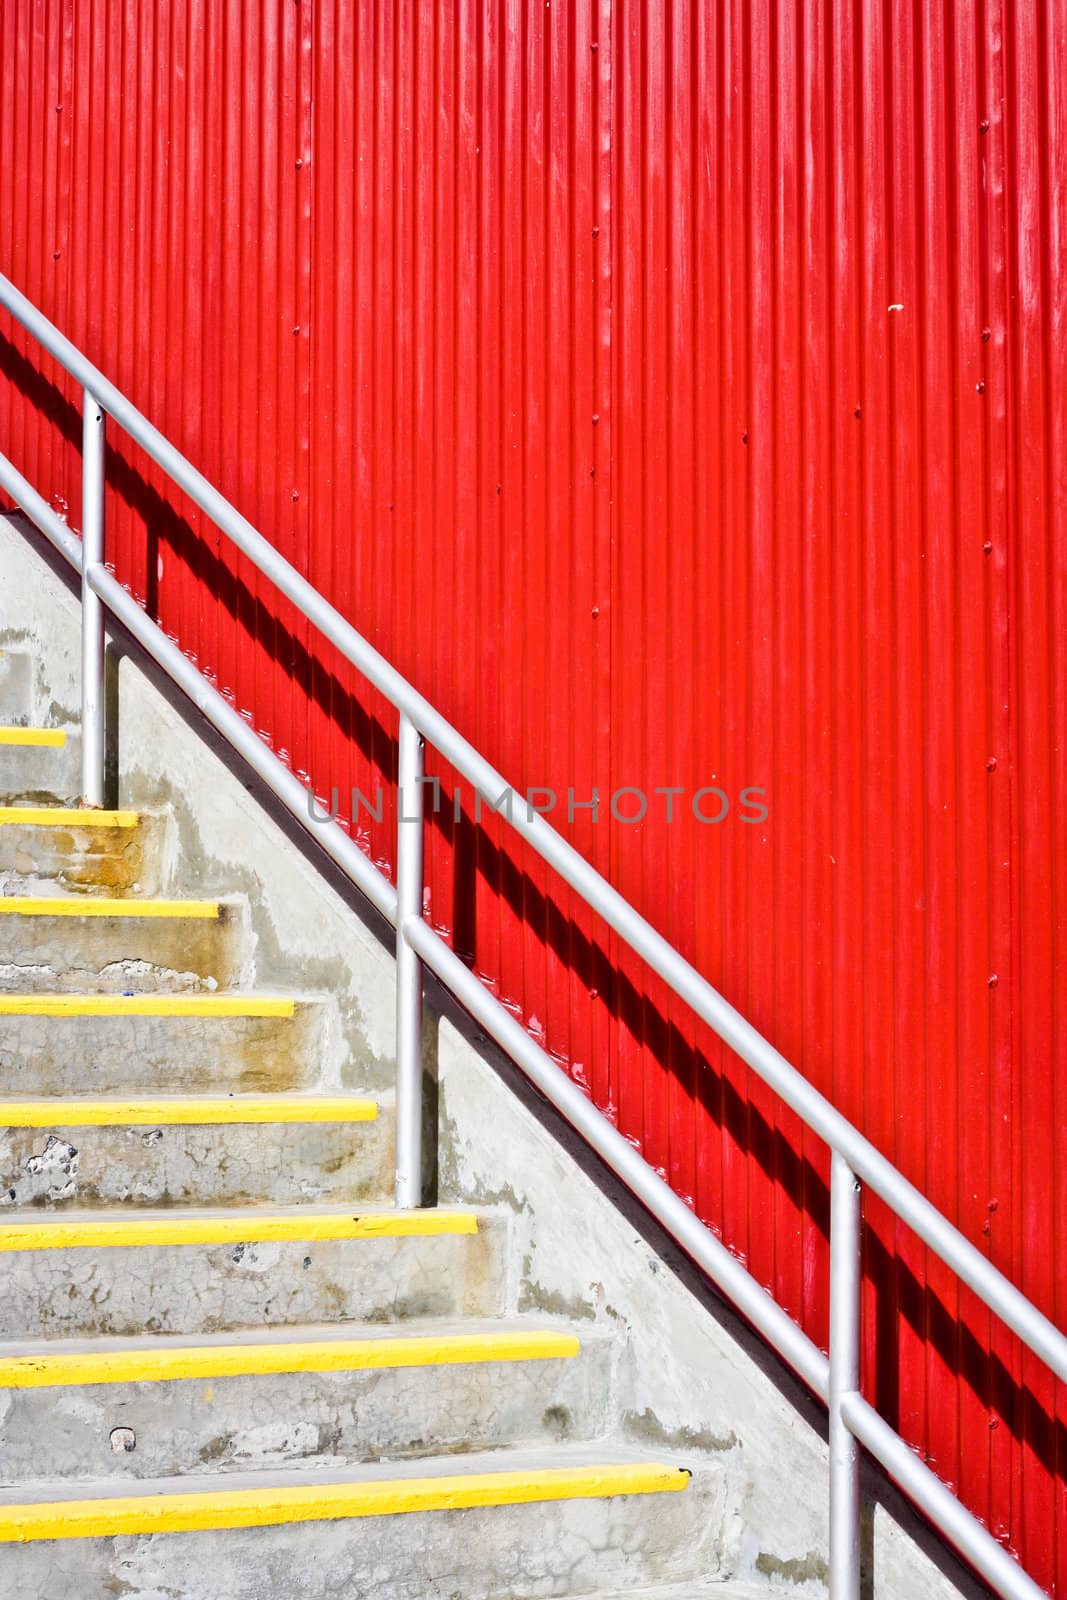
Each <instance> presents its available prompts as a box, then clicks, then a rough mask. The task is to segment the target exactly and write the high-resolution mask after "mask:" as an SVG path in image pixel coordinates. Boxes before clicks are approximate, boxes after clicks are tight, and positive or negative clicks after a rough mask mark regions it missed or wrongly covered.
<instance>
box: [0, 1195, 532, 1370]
mask: <svg viewBox="0 0 1067 1600" xmlns="http://www.w3.org/2000/svg"><path fill="white" fill-rule="evenodd" d="M506 1240H507V1219H506V1217H504V1216H499V1217H498V1216H495V1215H493V1214H484V1213H479V1214H475V1213H474V1212H473V1211H461V1210H448V1211H445V1210H443V1209H442V1210H439V1211H414V1212H413V1211H406V1212H405V1211H401V1212H397V1211H394V1210H391V1209H385V1208H375V1207H370V1206H364V1207H361V1209H360V1210H359V1212H358V1213H356V1214H354V1213H353V1212H351V1211H347V1212H346V1211H339V1210H338V1209H337V1208H336V1207H325V1206H294V1207H288V1208H282V1207H263V1206H247V1207H241V1208H238V1209H236V1210H223V1209H217V1208H213V1209H211V1210H205V1211H199V1210H196V1211H194V1210H192V1209H188V1210H182V1211H158V1210H157V1211H147V1210H146V1211H142V1212H128V1211H119V1212H115V1211H105V1210H100V1211H84V1212H69V1211H64V1212H62V1213H60V1214H58V1215H56V1216H54V1217H42V1215H41V1214H40V1212H32V1211H31V1212H29V1213H28V1214H27V1213H25V1212H18V1211H14V1210H12V1211H8V1212H5V1213H4V1214H3V1215H2V1216H0V1252H4V1251H6V1252H7V1257H6V1260H5V1261H4V1263H3V1264H4V1268H5V1280H6V1289H7V1292H6V1294H5V1296H4V1297H3V1298H2V1299H0V1338H4V1339H38V1338H53V1337H54V1338H61V1337H71V1338H88V1337H93V1336H95V1335H105V1336H107V1335H116V1336H120V1337H121V1336H130V1335H138V1334H141V1333H144V1332H150V1333H189V1334H197V1333H215V1332H218V1331H219V1330H221V1329H223V1328H234V1327H245V1328H248V1327H262V1326H264V1325H270V1324H274V1325H276V1326H281V1325H290V1324H292V1323H302V1322H337V1321H350V1320H361V1321H366V1322H395V1321H400V1320H402V1319H404V1318H406V1317H411V1316H439V1317H449V1316H494V1315H496V1314H498V1313H499V1312H500V1311H501V1309H502V1307H503V1303H504V1283H505V1275H506V1274H505V1261H504V1247H505V1245H506Z"/></svg>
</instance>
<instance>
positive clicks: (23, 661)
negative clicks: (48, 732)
mask: <svg viewBox="0 0 1067 1600" xmlns="http://www.w3.org/2000/svg"><path fill="white" fill-rule="evenodd" d="M34 670H35V667H34V657H33V656H32V655H31V654H30V653H29V651H27V650H17V649H15V650H11V649H8V650H0V722H8V723H27V722H31V721H32V720H33V712H34V692H33V679H34Z"/></svg>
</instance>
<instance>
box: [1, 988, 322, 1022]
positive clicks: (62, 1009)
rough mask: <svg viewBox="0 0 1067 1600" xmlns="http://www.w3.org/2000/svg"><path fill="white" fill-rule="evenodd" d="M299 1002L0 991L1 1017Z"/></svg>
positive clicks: (282, 1009) (282, 1008)
mask: <svg viewBox="0 0 1067 1600" xmlns="http://www.w3.org/2000/svg"><path fill="white" fill-rule="evenodd" d="M295 1010H296V1002H295V1001H293V1000H287V999H285V998H283V997H282V996H280V995H259V996H256V995H253V994H0V1017H291V1016H292V1015H293V1013H294V1011H295Z"/></svg>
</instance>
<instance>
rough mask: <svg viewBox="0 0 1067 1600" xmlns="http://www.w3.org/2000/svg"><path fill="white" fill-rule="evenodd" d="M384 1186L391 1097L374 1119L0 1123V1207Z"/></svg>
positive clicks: (329, 1199)
mask: <svg viewBox="0 0 1067 1600" xmlns="http://www.w3.org/2000/svg"><path fill="white" fill-rule="evenodd" d="M2 1116H3V1111H2V1107H0V1121H2ZM71 1151H73V1152H74V1153H73V1155H72V1154H70V1152H71ZM392 1185H393V1116H392V1108H391V1106H390V1105H386V1106H385V1107H383V1108H382V1110H381V1111H380V1112H379V1116H378V1119H377V1121H375V1122H342V1123H322V1122H319V1123H299V1122H298V1123H257V1124H248V1123H234V1124H229V1125H211V1124H199V1125H188V1126H187V1125H181V1124H179V1125H171V1124H166V1125H163V1126H159V1125H153V1124H151V1123H149V1124H147V1125H146V1126H145V1127H138V1128H128V1127H111V1128H99V1127H89V1128H85V1127H63V1126H61V1125H60V1124H57V1125H56V1126H55V1127H53V1128H2V1127H0V1208H2V1207H3V1206H4V1205H8V1204H10V1205H17V1206H28V1205H42V1206H47V1207H49V1209H63V1208H64V1207H69V1206H89V1205H105V1206H115V1205H127V1206H211V1205H219V1206H236V1205H244V1204H251V1205H256V1204H259V1203H260V1202H266V1203H268V1204H270V1203H273V1204H277V1205H297V1204H299V1203H300V1202H301V1201H309V1202H311V1203H312V1204H314V1203H315V1202H318V1201H322V1202H323V1203H330V1204H333V1203H337V1204H339V1205H344V1204H346V1203H347V1202H349V1201H357V1200H376V1201H387V1200H388V1199H389V1196H390V1194H391V1192H392Z"/></svg>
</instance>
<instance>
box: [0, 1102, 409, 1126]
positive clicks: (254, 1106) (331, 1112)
mask: <svg viewBox="0 0 1067 1600" xmlns="http://www.w3.org/2000/svg"><path fill="white" fill-rule="evenodd" d="M377 1116H378V1103H377V1101H376V1100H359V1099H356V1098H355V1097H354V1096H352V1097H349V1098H346V1097H344V1096H327V1095H247V1096H245V1095H240V1096H235V1097H234V1098H232V1099H226V1100H211V1099H202V1100H62V1099H58V1098H57V1099H55V1100H18V1101H16V1100H9V1101H5V1100H0V1128H158V1127H165V1128H166V1127H186V1126H193V1127H195V1126H206V1125H215V1124H223V1123H225V1124H237V1123H276V1122H294V1123H299V1122H374V1121H375V1120H376V1119H377Z"/></svg>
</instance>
